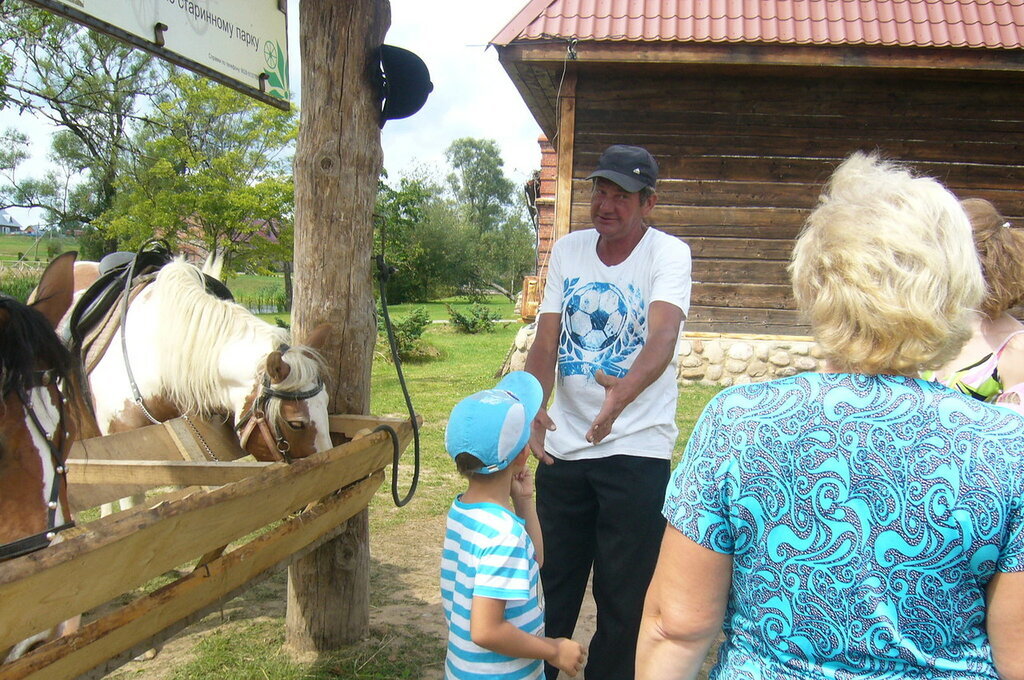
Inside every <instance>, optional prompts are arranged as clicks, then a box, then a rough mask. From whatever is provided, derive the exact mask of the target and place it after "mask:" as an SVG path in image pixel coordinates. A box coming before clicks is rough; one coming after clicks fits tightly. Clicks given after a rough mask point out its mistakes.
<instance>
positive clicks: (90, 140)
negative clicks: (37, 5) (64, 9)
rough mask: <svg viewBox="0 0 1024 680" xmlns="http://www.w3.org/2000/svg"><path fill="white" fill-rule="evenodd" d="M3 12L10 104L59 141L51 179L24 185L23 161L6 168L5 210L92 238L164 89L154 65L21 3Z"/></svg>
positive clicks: (1, 194)
mask: <svg viewBox="0 0 1024 680" xmlns="http://www.w3.org/2000/svg"><path fill="white" fill-rule="evenodd" d="M2 7H3V10H2V12H0V40H2V41H3V43H4V47H5V52H6V54H8V55H9V57H10V59H9V61H8V62H6V64H7V65H6V68H7V72H6V77H5V89H4V101H5V103H6V104H7V106H16V107H18V108H19V109H20V110H21V111H22V112H23V113H27V114H29V115H31V116H35V117H38V118H41V119H43V120H46V121H49V122H50V123H51V124H53V125H55V126H57V127H58V128H59V132H58V133H57V134H56V135H55V137H54V140H53V145H52V149H51V154H50V160H51V161H52V163H53V168H54V169H53V170H51V171H49V172H48V173H47V174H46V175H45V176H43V177H22V176H21V175H20V174H19V173H18V164H19V163H20V162H22V161H23V160H24V156H23V155H21V156H17V155H16V156H14V157H9V158H7V159H5V162H4V164H3V167H2V168H0V171H2V172H3V174H4V179H5V180H6V181H5V182H4V185H3V186H0V205H4V206H7V207H10V206H18V207H28V208H42V209H43V210H44V211H45V213H46V219H47V221H48V222H49V223H50V224H51V225H52V226H56V227H59V228H62V229H64V230H67V231H71V230H77V229H85V230H86V231H90V230H91V229H92V227H91V225H92V222H93V220H94V219H95V218H96V216H97V215H99V214H101V213H102V212H104V211H105V210H107V209H108V208H109V207H110V206H111V205H112V204H113V201H114V198H115V196H116V194H117V188H116V182H117V179H118V177H119V175H120V174H121V173H122V172H123V171H124V168H125V164H126V160H127V159H128V158H129V157H131V156H132V155H134V154H135V152H136V149H135V148H134V147H133V146H132V143H131V140H132V139H133V138H134V134H135V132H136V130H137V129H138V128H139V126H140V125H141V124H142V122H143V121H144V117H143V116H142V114H141V111H142V110H143V109H144V108H145V106H146V102H147V100H148V98H149V97H150V96H151V95H152V94H153V93H154V92H155V90H156V87H157V82H156V80H155V77H154V76H155V71H154V67H153V59H152V57H150V56H149V55H148V54H146V53H144V52H141V51H138V50H134V49H132V48H131V47H129V46H127V45H125V44H124V43H122V42H120V41H117V40H115V39H113V38H110V37H108V36H105V35H103V34H100V33H97V32H95V31H90V30H88V29H85V28H83V27H81V26H78V25H77V24H74V23H71V22H69V21H66V20H64V19H61V18H60V17H57V16H55V15H53V14H52V13H50V12H44V11H42V10H38V9H34V8H31V7H28V6H26V5H25V4H24V3H21V2H17V1H16V0H9V1H8V2H4V3H3V5H2ZM4 68H5V66H4V65H3V64H0V72H2V70H3V69H4ZM22 148H24V147H22ZM107 246H108V247H109V246H112V244H107ZM93 254H94V255H95V254H97V253H93ZM100 254H101V253H100Z"/></svg>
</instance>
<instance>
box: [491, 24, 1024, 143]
mask: <svg viewBox="0 0 1024 680" xmlns="http://www.w3.org/2000/svg"><path fill="white" fill-rule="evenodd" d="M495 47H496V49H497V50H498V58H499V61H500V62H501V64H502V66H503V67H504V68H505V71H506V73H508V75H509V77H510V78H511V79H512V82H513V83H514V84H515V86H516V88H517V89H518V90H519V92H520V95H521V96H522V97H523V100H524V101H525V102H526V105H527V106H528V107H529V109H530V111H531V112H532V113H533V116H534V118H535V119H536V120H537V123H538V124H539V125H540V127H541V129H542V130H543V131H544V134H546V135H547V136H548V138H549V139H551V138H552V136H553V134H554V130H555V115H556V113H555V112H556V111H557V106H556V103H555V100H556V98H557V92H558V86H559V83H560V82H563V80H564V73H566V72H568V71H570V70H576V71H578V72H579V73H585V72H587V71H591V70H594V69H597V68H613V69H614V70H615V71H616V72H618V73H626V72H631V71H636V72H638V73H655V72H666V71H677V70H687V69H692V68H696V67H701V69H702V72H706V70H707V69H708V68H713V69H715V70H716V71H721V72H723V73H734V74H735V73H744V74H751V73H769V72H770V73H776V74H778V73H782V72H786V71H790V72H791V73H790V74H792V72H793V71H796V72H801V73H805V74H806V75H808V76H823V75H827V74H828V73H839V72H842V73H843V75H844V76H848V75H850V74H851V71H856V72H857V73H861V74H864V75H868V74H880V73H888V74H889V75H893V76H897V75H898V74H899V73H904V74H905V75H907V76H911V75H912V76H914V77H921V76H924V77H930V78H943V79H949V78H952V79H960V78H965V77H969V78H971V79H973V80H976V79H979V78H981V79H985V80H993V81H1000V80H1012V81H1017V82H1019V79H1020V78H1021V76H1022V75H1024V50H995V49H983V48H949V47H943V48H924V47H886V46H878V45H778V44H758V43H679V42H625V41H618V42H579V43H576V44H575V45H574V48H573V52H574V58H570V54H569V43H568V41H566V40H562V39H557V40H556V39H548V40H543V41H535V40H524V41H519V42H515V43H512V44H509V45H507V46H499V45H495Z"/></svg>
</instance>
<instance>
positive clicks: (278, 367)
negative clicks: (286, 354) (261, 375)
mask: <svg viewBox="0 0 1024 680" xmlns="http://www.w3.org/2000/svg"><path fill="white" fill-rule="evenodd" d="M291 372H292V367H291V366H289V365H288V363H287V362H286V361H285V360H284V359H282V358H281V353H280V352H278V351H276V350H275V351H273V352H271V353H270V354H268V355H267V375H268V376H269V377H270V382H271V383H273V384H275V385H276V384H277V383H279V382H284V379H285V378H287V377H288V374H289V373H291Z"/></svg>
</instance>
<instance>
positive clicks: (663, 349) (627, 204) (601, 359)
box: [526, 145, 690, 680]
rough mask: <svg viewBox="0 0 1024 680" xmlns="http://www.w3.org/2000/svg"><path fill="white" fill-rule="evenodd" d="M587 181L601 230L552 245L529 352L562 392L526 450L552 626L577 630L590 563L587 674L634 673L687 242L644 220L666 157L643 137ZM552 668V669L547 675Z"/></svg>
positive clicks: (595, 679)
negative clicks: (534, 462)
mask: <svg viewBox="0 0 1024 680" xmlns="http://www.w3.org/2000/svg"><path fill="white" fill-rule="evenodd" d="M588 179H593V180H594V187H593V194H592V196H591V202H590V216H591V220H592V222H593V225H594V228H593V229H587V230H583V231H577V232H573V233H571V234H568V235H566V236H565V237H563V238H561V239H559V240H558V242H556V243H555V245H554V248H553V249H552V252H551V260H550V263H549V266H548V276H547V284H546V286H545V289H544V298H543V300H542V302H541V305H540V308H539V310H538V317H537V332H536V335H535V338H534V342H533V346H532V347H531V349H530V353H529V355H528V357H527V360H526V370H527V371H529V372H530V373H533V374H534V375H535V376H536V377H537V379H538V380H540V382H541V385H542V386H543V387H544V404H547V403H548V399H549V397H550V396H551V393H552V390H553V389H554V393H555V399H554V404H553V405H552V407H551V409H550V411H547V410H545V409H544V408H542V409H540V411H539V412H538V414H537V417H536V419H535V420H534V427H533V435H532V437H531V439H530V448H531V449H532V450H533V453H534V455H535V456H536V457H537V458H538V459H539V460H541V461H542V464H541V465H539V466H538V469H537V510H538V515H539V517H540V524H541V530H542V533H543V535H544V543H545V545H546V546H547V558H546V559H545V561H544V566H543V567H542V569H541V582H542V584H543V587H544V596H545V598H546V600H547V610H546V611H547V616H546V626H547V630H548V634H549V635H553V636H557V637H571V636H572V633H573V630H574V628H575V625H576V619H577V617H578V615H579V609H580V604H581V603H582V600H583V596H584V593H585V591H586V585H587V579H588V577H589V575H590V571H591V567H593V571H594V599H595V600H596V602H597V632H596V634H595V635H594V638H593V640H592V641H591V643H590V657H589V662H588V664H587V668H586V671H585V675H586V678H587V679H588V680H601V679H602V678H607V679H610V680H612V679H613V680H628V679H629V678H632V677H633V665H634V656H635V647H636V637H637V632H638V631H639V627H640V616H641V613H642V610H643V600H644V594H645V593H646V590H647V585H648V583H649V582H650V579H651V575H652V574H653V572H654V565H655V563H656V562H657V558H658V549H659V546H660V543H661V537H662V534H663V533H664V529H665V521H664V518H662V516H661V504H662V501H663V500H664V495H665V486H666V484H667V482H668V478H669V468H670V464H671V460H670V459H671V456H672V447H673V446H674V444H675V440H676V435H677V434H678V432H677V429H676V425H675V409H676V397H677V394H678V389H677V384H676V356H677V354H678V343H679V338H680V331H681V329H682V323H683V320H684V319H685V318H686V313H687V311H688V309H689V305H690V249H689V247H688V246H687V245H686V244H685V243H683V242H682V241H680V240H679V239H677V238H675V237H673V236H669V235H668V234H665V233H663V232H660V231H658V230H657V229H654V228H652V227H650V226H648V225H647V217H648V215H650V212H651V210H652V209H653V208H654V205H655V203H656V202H657V195H656V194H655V184H656V182H657V179H658V164H657V162H656V161H655V160H654V157H653V156H651V154H650V153H648V152H647V150H646V149H642V148H640V147H635V146H624V145H614V146H611V147H609V148H608V149H606V150H605V152H604V153H603V154H602V155H601V158H600V160H599V161H598V167H597V170H595V171H594V172H593V173H592V174H591V175H590V177H589V178H588ZM556 385H557V388H555V386H556ZM557 675H558V669H556V668H553V667H551V666H548V667H547V677H548V679H549V680H553V679H554V678H555V677H557Z"/></svg>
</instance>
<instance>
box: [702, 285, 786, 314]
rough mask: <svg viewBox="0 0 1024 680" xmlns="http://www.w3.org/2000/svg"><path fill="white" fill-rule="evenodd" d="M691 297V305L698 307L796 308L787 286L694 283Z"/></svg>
mask: <svg viewBox="0 0 1024 680" xmlns="http://www.w3.org/2000/svg"><path fill="white" fill-rule="evenodd" d="M692 297H693V304H694V305H698V306H701V305H704V306H712V307H748V308H761V309H787V310H792V309H795V307H796V303H795V302H794V300H793V289H792V287H790V286H788V285H758V284H750V283H731V284H722V283H699V282H694V284H693V292H692Z"/></svg>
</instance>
